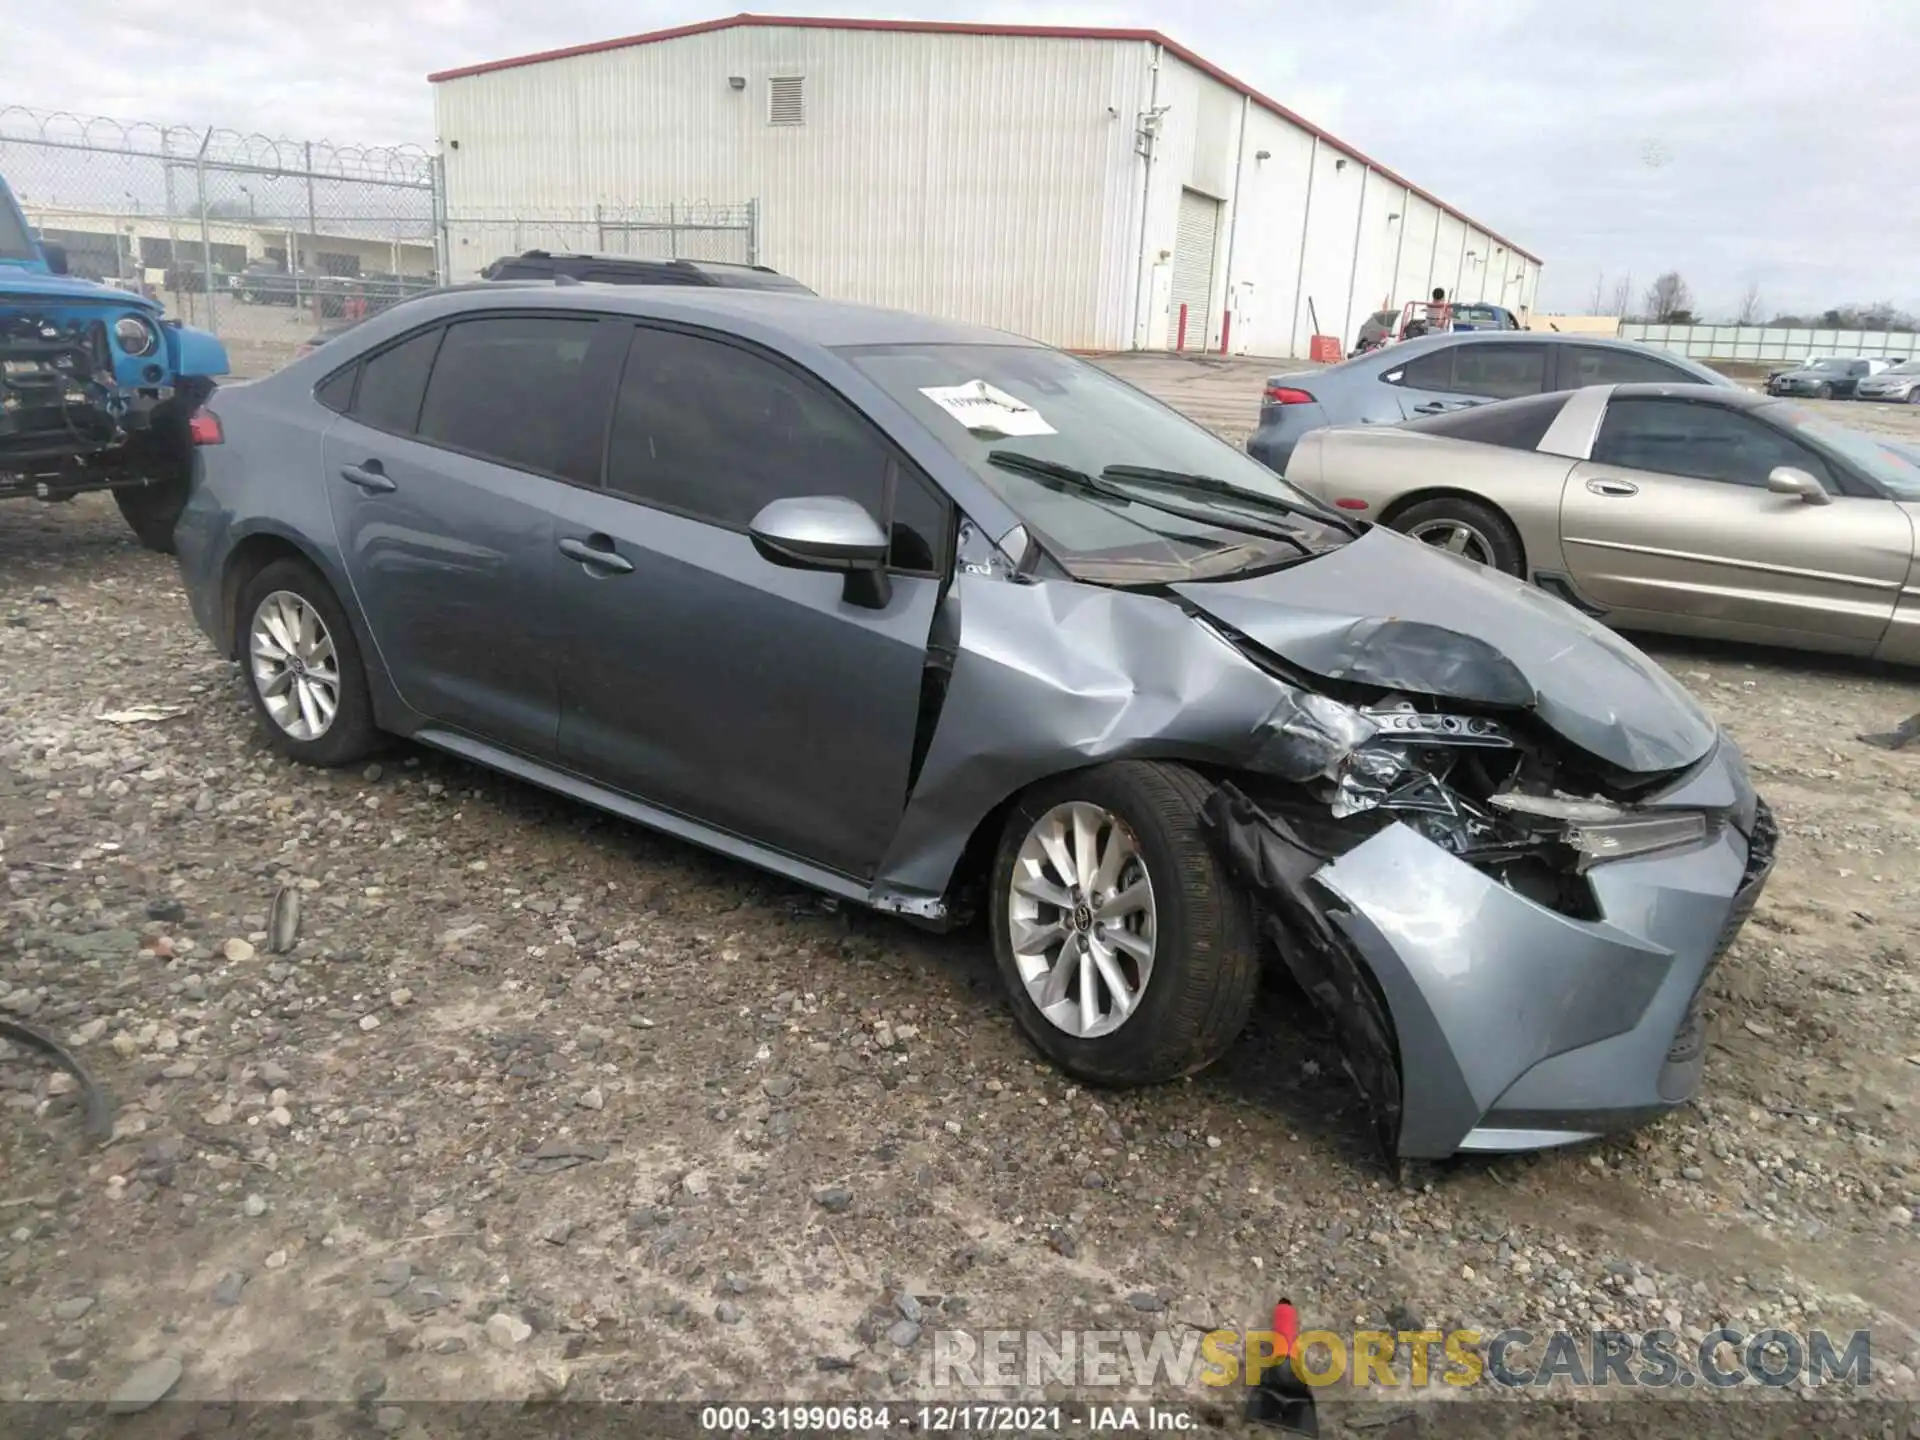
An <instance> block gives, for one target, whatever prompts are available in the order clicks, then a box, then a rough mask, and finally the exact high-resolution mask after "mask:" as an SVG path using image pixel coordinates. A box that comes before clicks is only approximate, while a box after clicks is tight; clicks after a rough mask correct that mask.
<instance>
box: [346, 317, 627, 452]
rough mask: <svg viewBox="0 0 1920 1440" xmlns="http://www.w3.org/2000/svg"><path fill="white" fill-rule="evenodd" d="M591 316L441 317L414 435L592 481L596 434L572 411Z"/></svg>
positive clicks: (583, 382) (583, 380) (582, 381)
mask: <svg viewBox="0 0 1920 1440" xmlns="http://www.w3.org/2000/svg"><path fill="white" fill-rule="evenodd" d="M598 323H599V322H598V321H595V320H591V319H586V318H581V317H574V316H560V315H500V316H490V317H488V318H485V319H480V320H462V321H460V322H458V323H456V324H453V325H450V326H448V327H447V338H446V342H445V344H443V345H442V346H441V347H440V353H439V356H438V357H437V358H436V359H435V360H434V362H433V377H432V379H431V380H430V381H429V382H428V384H427V394H426V401H425V403H424V404H423V405H422V406H421V408H420V438H421V439H422V440H424V441H427V442H428V443H430V444H434V445H444V446H446V447H447V448H448V449H450V450H459V451H463V452H464V453H466V454H468V455H474V456H478V457H479V458H481V459H484V460H492V461H496V462H497V463H499V464H502V465H511V466H514V467H515V468H517V469H521V470H532V471H536V472H538V473H540V474H543V475H554V476H557V477H559V478H561V479H563V480H573V481H576V482H578V483H581V484H589V483H592V481H593V480H595V479H596V478H597V476H596V474H595V471H596V470H597V469H598V459H599V445H598V443H597V437H587V436H585V435H583V424H584V423H585V422H586V421H587V420H588V418H589V417H585V416H583V415H582V414H581V413H580V405H579V401H580V397H581V395H582V393H583V391H584V390H585V389H586V388H587V375H586V358H587V347H588V346H589V345H591V344H592V342H593V332H594V329H595V327H596V326H597V325H598ZM371 375H372V371H371V368H369V371H368V376H369V378H371ZM364 388H365V384H364V382H362V389H363V390H364ZM595 418H597V417H595Z"/></svg>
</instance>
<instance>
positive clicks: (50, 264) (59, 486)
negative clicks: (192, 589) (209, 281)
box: [0, 180, 227, 551]
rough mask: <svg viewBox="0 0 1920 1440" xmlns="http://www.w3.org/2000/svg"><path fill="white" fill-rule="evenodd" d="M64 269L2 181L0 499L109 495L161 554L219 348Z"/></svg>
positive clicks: (221, 364)
mask: <svg viewBox="0 0 1920 1440" xmlns="http://www.w3.org/2000/svg"><path fill="white" fill-rule="evenodd" d="M65 271H66V264H65V256H64V253H63V252H62V251H60V250H59V248H58V247H50V248H43V247H42V246H41V245H40V243H39V242H38V241H37V240H36V239H35V237H34V235H33V233H32V232H31V231H30V230H29V229H28V228H27V224H26V219H25V217H24V216H23V215H22V214H21V213H20V209H19V207H18V206H17V205H16V204H15V203H14V200H13V195H12V193H11V192H10V191H9V190H8V189H7V186H6V182H5V181H4V180H0V499H20V498H28V497H30V498H33V499H38V500H70V499H72V498H73V497H74V496H76V495H80V494H83V493H85V492H87V491H92V490H111V491H113V495H114V499H115V500H116V501H117V502H118V504H119V506H120V511H121V513H122V514H123V515H125V516H126V518H127V523H128V524H129V525H131V526H132V527H133V532H134V534H135V535H137V536H138V537H139V539H140V543H141V544H143V545H145V546H147V548H149V549H152V550H160V551H166V550H170V549H171V548H172V545H173V527H174V521H175V519H176V518H177V517H178V515H179V513H180V510H181V507H182V506H184V505H185V504H186V498H187V484H188V472H189V468H190V464H191V456H192V446H191V443H190V438H191V437H190V429H191V426H192V423H193V417H194V415H195V413H196V412H197V411H198V410H199V408H200V406H201V405H202V404H203V403H204V402H205V401H206V399H207V398H208V397H209V396H210V395H211V394H212V393H213V387H214V381H215V379H216V377H218V376H221V375H225V374H226V373H227V353H226V350H225V348H224V347H223V346H222V345H221V344H220V342H219V341H218V340H217V339H215V338H214V337H213V336H212V335H209V334H207V333H205V332H204V331H200V330H191V329H188V328H186V327H184V326H182V325H180V324H179V323H178V322H177V321H173V320H168V319H166V318H164V316H163V314H162V311H161V307H160V306H159V305H158V304H156V303H155V302H153V301H151V300H148V299H145V298H144V297H142V296H138V295H132V294H129V293H127V292H126V291H123V290H116V289H111V288H109V287H107V286H105V285H100V284H96V283H95V282H93V281H91V280H79V279H74V278H72V277H70V276H68V275H67V274H66V273H65Z"/></svg>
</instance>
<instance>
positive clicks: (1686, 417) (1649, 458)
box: [1593, 399, 1834, 490]
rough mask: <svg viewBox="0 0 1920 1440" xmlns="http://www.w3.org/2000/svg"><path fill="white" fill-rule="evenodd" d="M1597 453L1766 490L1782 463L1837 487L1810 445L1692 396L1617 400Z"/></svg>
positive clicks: (1638, 466) (1640, 466)
mask: <svg viewBox="0 0 1920 1440" xmlns="http://www.w3.org/2000/svg"><path fill="white" fill-rule="evenodd" d="M1593 458H1594V460H1595V461H1596V462H1597V463H1599V464H1602V465H1619V466H1621V467H1623V468H1625V469H1629V470H1647V471H1651V472H1653V473H1655V474H1660V475H1684V476H1687V477H1689V478H1691V479H1695V480H1718V481H1721V482H1723V483H1725V484H1730V485H1750V486H1753V487H1755V488H1757V489H1762V490H1764V489H1765V488H1766V485H1767V476H1768V475H1769V474H1771V473H1772V472H1773V470H1774V469H1775V468H1776V467H1778V466H1781V465H1791V466H1793V467H1795V468H1796V469H1800V470H1805V471H1807V472H1808V473H1809V474H1811V475H1812V476H1813V477H1814V478H1815V479H1817V480H1819V481H1820V483H1821V484H1822V485H1824V486H1826V487H1827V489H1829V490H1831V489H1833V488H1834V484H1833V476H1832V473H1831V471H1830V470H1829V468H1828V466H1827V464H1826V462H1825V461H1824V460H1823V459H1821V457H1820V456H1818V455H1817V454H1815V453H1814V452H1813V451H1812V450H1811V449H1809V448H1808V447H1806V446H1804V445H1800V444H1798V443H1796V442H1795V441H1794V440H1793V439H1791V438H1790V437H1789V436H1787V435H1785V434H1783V433H1781V432H1780V431H1779V430H1776V429H1774V428H1773V427H1772V426H1771V425H1766V424H1763V423H1762V422H1761V421H1759V420H1756V419H1754V418H1753V417H1752V416H1750V415H1743V414H1740V413H1739V412H1738V411H1734V410H1729V409H1726V408H1724V407H1722V406H1719V405H1703V404H1700V403H1698V402H1695V401H1688V400H1666V399H1659V400H1646V399H1624V400H1615V401H1613V402H1612V403H1611V404H1609V405H1608V406H1607V413H1606V418H1605V419H1604V420H1602V421H1601V423H1600V434H1599V436H1598V438H1597V439H1596V440H1595V441H1594V446H1593Z"/></svg>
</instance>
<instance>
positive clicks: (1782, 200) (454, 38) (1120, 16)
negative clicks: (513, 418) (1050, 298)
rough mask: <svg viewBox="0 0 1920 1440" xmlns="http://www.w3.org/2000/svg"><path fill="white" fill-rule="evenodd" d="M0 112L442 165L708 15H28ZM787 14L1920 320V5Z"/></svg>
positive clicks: (1561, 231) (1689, 3) (1242, 4)
mask: <svg viewBox="0 0 1920 1440" xmlns="http://www.w3.org/2000/svg"><path fill="white" fill-rule="evenodd" d="M7 8H8V11H9V13H8V15H7V18H6V20H5V21H4V22H0V30H4V32H5V35H4V41H3V42H0V104H4V103H11V104H17V105H25V106H31V107H37V108H44V109H65V110H85V111H92V112H95V113H102V114H108V115H114V116H119V117H126V118H133V119H145V120H153V121H157V122H164V123H184V124H189V125H219V126H223V127H228V128H234V129H240V130H257V131H262V132H265V133H269V134H275V135H287V136H292V137H295V138H300V139H307V138H321V137H325V138H328V139H332V140H335V141H340V142H355V143H361V144H375V143H397V142H411V143H415V144H421V145H431V143H432V140H433V107H432V99H431V95H430V93H429V87H428V86H427V83H426V78H425V77H426V75H427V72H428V71H430V70H439V69H446V68H449V67H452V66H457V65H462V64H467V63H471V62H474V61H480V60H489V59H496V58H500V57H503V56H508V55H515V54H522V53H525V52H527V51H532V50H541V49H549V48H553V47H555V46H561V45H572V44H579V43H582V42H586V41H591V40H599V39H606V38H609V37H612V36H618V35H628V34H634V33H637V32H639V31H644V30H651V29H658V28H662V27H665V26H670V25H680V24H687V23H689V22H692V21H697V20H705V19H711V18H714V17H715V16H716V15H719V14H724V13H731V12H730V11H729V10H727V9H725V8H723V7H721V6H703V5H700V4H698V3H692V0H541V3H539V4H528V3H526V0H325V3H322V4H316V5H312V6H308V7H304V8H303V7H301V6H298V5H290V4H288V3H287V0H275V3H271V4H268V3H260V0H223V3H222V4H220V5H217V6H204V7H199V8H194V7H186V8H181V7H177V6H176V7H171V8H166V9H162V8H158V7H154V6H151V5H137V6H136V5H130V4H126V3H124V0H59V3H57V4H47V5H31V4H29V3H27V0H14V3H12V4H10V5H9V6H8V7H7ZM754 8H755V9H757V10H758V11H760V12H762V13H781V12H785V13H794V14H818V13H822V12H827V13H833V14H839V15H858V16H873V17H882V18H894V19H948V20H950V19H958V18H965V19H969V20H978V21H984V22H990V23H991V22H1002V23H1026V24H1074V25H1110V26H1123V27H1141V28H1150V29H1158V30H1161V31H1163V32H1165V33H1166V34H1168V35H1169V36H1170V37H1171V38H1173V39H1175V40H1177V41H1179V42H1180V43H1182V44H1184V45H1186V46H1188V47H1189V48H1191V49H1193V50H1195V51H1197V52H1199V53H1200V54H1201V55H1204V56H1206V57H1208V58H1209V59H1211V60H1213V61H1214V62H1215V63H1217V64H1219V65H1221V66H1222V67H1223V68H1224V69H1226V70H1228V71H1230V72H1232V73H1233V74H1235V75H1237V76H1238V77H1239V78H1240V79H1242V80H1244V81H1246V82H1247V83H1248V84H1250V85H1252V86H1253V87H1254V88H1256V89H1258V90H1260V91H1262V92H1264V93H1265V94H1268V95H1271V96H1272V97H1273V98H1275V99H1276V100H1279V101H1280V102H1281V103H1283V104H1285V105H1287V106H1289V107H1290V108H1292V109H1293V110H1295V111H1297V112H1299V113H1301V114H1304V115H1306V116H1308V117H1310V118H1311V119H1313V120H1314V121H1315V122H1316V123H1318V124H1321V125H1323V126H1325V127H1326V128H1327V129H1328V130H1330V131H1332V132H1333V133H1334V134H1336V135H1338V136H1340V137H1341V138H1342V139H1344V140H1346V141H1348V142H1349V143H1351V144H1353V145H1354V146H1356V147H1357V148H1359V149H1360V150H1362V151H1364V152H1365V153H1367V154H1369V155H1372V156H1373V157H1375V158H1376V159H1378V160H1379V161H1381V162H1382V163H1383V164H1386V165H1390V166H1392V167H1393V168H1395V169H1396V170H1398V171H1399V172H1400V173H1402V174H1403V175H1405V176H1407V177H1408V178H1409V179H1411V180H1413V181H1415V182H1416V183H1418V184H1420V185H1423V186H1424V187H1426V188H1427V189H1428V190H1430V191H1432V192H1433V193H1435V194H1437V195H1439V196H1441V197H1442V198H1444V199H1446V200H1448V201H1449V202H1450V203H1452V204H1453V205H1455V206H1456V207H1458V208H1459V209H1461V210H1464V211H1465V212H1466V213H1467V214H1469V215H1472V216H1473V217H1475V218H1476V219H1477V220H1480V221H1482V222H1483V223H1485V224H1487V225H1489V226H1491V227H1493V228H1494V229H1496V230H1498V231H1500V232H1501V233H1503V234H1505V235H1509V236H1512V237H1513V238H1514V239H1515V240H1516V241H1518V242H1519V243H1520V244H1522V245H1525V246H1527V247H1528V248H1529V249H1531V250H1533V251H1534V252H1535V253H1537V254H1539V255H1541V256H1543V257H1545V260H1546V271H1545V278H1544V284H1543V288H1542V293H1541V303H1542V308H1551V309H1556V310H1563V311H1564V310H1584V309H1585V308H1586V307H1587V304H1588V302H1589V300H1590V298H1591V296H1592V294H1593V292H1594V290H1595V285H1596V281H1597V280H1598V279H1599V277H1601V276H1602V275H1604V276H1605V277H1607V283H1606V286H1605V288H1606V289H1611V287H1612V283H1613V282H1614V281H1615V280H1616V279H1617V278H1618V277H1620V276H1622V275H1629V274H1630V275H1631V276H1632V277H1633V279H1634V288H1635V290H1636V292H1638V291H1639V290H1641V289H1643V288H1644V287H1645V285H1646V283H1647V282H1648V281H1650V280H1651V279H1652V278H1653V277H1654V275H1655V274H1656V273H1658V272H1659V271H1662V270H1668V269H1675V270H1678V271H1680V272H1681V274H1682V275H1684V276H1685V277H1686V279H1687V281H1688V282H1689V284H1690V286H1691V287H1692V290H1693V292H1694V295H1695V296H1696V298H1697V301H1698V307H1697V308H1699V309H1700V310H1701V311H1703V312H1704V313H1706V314H1707V315H1709V316H1715V317H1718V316H1721V315H1730V314H1731V313H1732V312H1733V311H1734V310H1735V309H1736V308H1737V307H1738V305H1739V303H1740V297H1741V295H1742V293H1743V292H1744V291H1745V290H1746V289H1747V287H1748V286H1749V285H1756V286H1758V287H1759V290H1760V293H1761V296H1762V304H1763V306H1764V308H1765V309H1766V310H1767V311H1768V312H1769V313H1772V312H1777V311H1783V310H1804V309H1809V308H1822V307H1825V306H1827V305H1836V304H1843V303H1848V302H1873V301H1882V300H1884V301H1891V302H1892V303H1894V304H1896V305H1899V306H1901V307H1902V308H1905V309H1908V310H1913V311H1920V80H1917V79H1916V78H1915V76H1916V72H1915V69H1914V64H1913V60H1914V57H1915V56H1917V55H1920V0H1825V3H1823V4H1808V3H1805V0H1346V3H1345V4H1340V5H1308V4H1297V3H1287V4H1283V3H1276V0H1265V3H1259V0H1192V3H1190V4H1188V5H1186V6H1184V7H1172V6H1167V5H1165V4H1148V3H1142V0H1109V3H1103V4H1085V3H1078V0H972V3H970V4H967V5H964V6H962V7H960V8H959V9H956V8H955V7H954V5H953V4H952V3H951V0H947V3H923V0H893V3H890V4H874V3H868V0H841V3H839V4H837V5H836V4H831V3H825V0H822V3H814V4H806V3H802V4H799V5H793V6H789V5H782V4H779V3H774V0H762V3H761V4H759V5H757V6H755V7H754Z"/></svg>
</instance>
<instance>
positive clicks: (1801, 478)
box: [1767, 465, 1833, 505]
mask: <svg viewBox="0 0 1920 1440" xmlns="http://www.w3.org/2000/svg"><path fill="white" fill-rule="evenodd" d="M1767 489H1769V490H1771V491H1772V492H1773V493H1774V494H1775V495H1798V496H1799V497H1800V499H1801V500H1802V501H1803V502H1804V503H1806V504H1808V505H1830V504H1832V503H1833V497H1832V496H1831V495H1829V494H1827V488H1826V486H1824V485H1822V484H1821V483H1820V482H1819V481H1818V480H1816V479H1814V478H1813V476H1811V475H1809V474H1808V473H1807V472H1806V471H1804V470H1802V469H1800V468H1799V467H1798V466H1797V465H1776V466H1775V467H1774V468H1773V469H1772V470H1771V471H1770V472H1768V474H1767Z"/></svg>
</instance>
